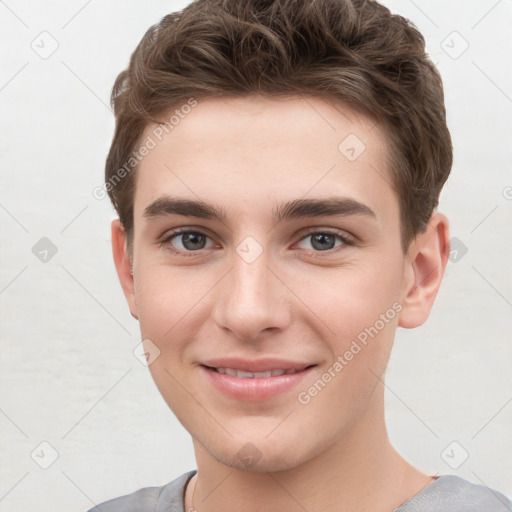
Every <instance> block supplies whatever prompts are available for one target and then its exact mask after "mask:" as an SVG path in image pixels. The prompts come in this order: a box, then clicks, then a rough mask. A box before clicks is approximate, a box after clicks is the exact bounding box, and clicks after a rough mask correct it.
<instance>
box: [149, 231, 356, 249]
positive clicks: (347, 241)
mask: <svg viewBox="0 0 512 512" xmlns="http://www.w3.org/2000/svg"><path fill="white" fill-rule="evenodd" d="M185 233H196V234H200V235H203V236H205V237H207V238H209V239H210V240H211V239H212V237H211V236H210V235H208V234H207V233H205V232H204V228H199V227H198V228H195V227H194V226H189V227H180V228H175V229H173V230H171V231H168V232H166V233H165V234H164V235H162V236H161V237H160V238H159V239H158V241H157V243H158V245H159V246H160V247H163V246H164V245H165V244H169V245H171V244H170V242H171V240H173V239H174V238H176V237H178V236H179V235H182V234H185ZM318 233H321V234H326V235H332V236H334V237H336V238H337V239H338V240H340V241H341V242H342V245H341V246H338V250H339V248H340V247H343V246H346V245H348V246H353V245H356V243H357V241H356V239H355V238H354V237H353V236H351V235H349V234H347V233H346V232H343V233H342V232H340V231H339V230H336V229H334V228H322V227H318V226H313V227H310V228H306V229H305V230H303V231H301V232H300V233H299V236H300V239H299V240H298V241H297V242H296V243H295V244H294V245H296V244H297V243H300V242H302V241H303V240H304V239H305V238H307V237H308V236H311V235H313V234H318ZM171 247H172V245H171ZM167 250H168V251H169V252H171V253H173V254H179V255H185V256H195V255H198V254H201V252H202V251H204V250H206V249H199V250H197V251H181V250H179V249H174V248H167ZM304 250H308V249H304ZM335 251H336V248H333V249H328V250H325V251H314V250H308V252H311V253H314V254H319V255H321V254H332V253H333V252H335Z"/></svg>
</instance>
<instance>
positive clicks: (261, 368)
mask: <svg viewBox="0 0 512 512" xmlns="http://www.w3.org/2000/svg"><path fill="white" fill-rule="evenodd" d="M201 364H202V365H204V366H209V367H211V368H232V369H234V370H241V371H244V372H265V371H268V370H292V369H295V370H303V369H304V368H307V367H308V366H314V363H303V362H298V361H290V360H289V359H279V358H275V357H264V358H260V359H251V360H249V359H243V358H240V357H228V358H218V359H208V360H207V361H202V362H201Z"/></svg>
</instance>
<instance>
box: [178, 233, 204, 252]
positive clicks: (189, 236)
mask: <svg viewBox="0 0 512 512" xmlns="http://www.w3.org/2000/svg"><path fill="white" fill-rule="evenodd" d="M182 236H183V246H184V247H185V248H187V249H189V250H197V249H202V245H203V244H204V235H201V234H200V233H185V234H184V235H182ZM196 245H199V246H200V247H197V246H196Z"/></svg>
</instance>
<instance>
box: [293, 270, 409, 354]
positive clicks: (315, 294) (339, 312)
mask: <svg viewBox="0 0 512 512" xmlns="http://www.w3.org/2000/svg"><path fill="white" fill-rule="evenodd" d="M303 290H304V291H303V292H302V293H301V295H303V296H304V297H306V300H305V301H304V302H306V304H307V305H308V306H310V307H311V309H312V310H313V312H314V313H315V314H317V315H318V317H319V319H321V321H322V322H321V325H322V324H323V327H321V328H323V331H324V335H326V336H327V337H328V338H329V339H331V340H333V341H332V343H331V348H332V349H333V350H334V351H336V352H337V353H339V352H342V351H344V350H346V347H347V344H349V345H350V342H351V341H352V340H354V339H356V338H357V337H358V335H359V334H360V333H364V332H365V329H369V328H372V327H374V326H375V324H377V328H378V330H379V331H383V333H382V334H383V335H384V334H387V333H388V332H389V331H390V327H392V326H393V325H394V324H395V323H396V321H397V318H396V317H397V311H396V310H397V309H400V306H399V305H397V304H398V302H397V301H398V299H399V297H400V280H399V269H398V267H397V266H395V268H392V267H389V266H388V267H386V268H385V269H384V268H383V266H381V265H374V266H370V265H367V266H360V267H357V268H356V267H354V268H347V269H343V270H340V269H336V272H332V275H331V276H327V275H325V274H323V275H322V274H320V273H319V274H318V275H317V278H316V279H311V280H308V282H307V283H305V284H304V285H303ZM299 293H300V292H299ZM382 315H384V320H382V318H383V317H382ZM383 322H384V325H383ZM361 338H364V334H363V335H362V336H361Z"/></svg>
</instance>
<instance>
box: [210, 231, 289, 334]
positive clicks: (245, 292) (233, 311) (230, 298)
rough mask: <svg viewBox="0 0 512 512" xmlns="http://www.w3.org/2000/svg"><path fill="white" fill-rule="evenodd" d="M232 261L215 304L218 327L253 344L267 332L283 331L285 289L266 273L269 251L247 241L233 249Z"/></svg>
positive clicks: (267, 271)
mask: <svg viewBox="0 0 512 512" xmlns="http://www.w3.org/2000/svg"><path fill="white" fill-rule="evenodd" d="M232 261H233V265H232V269H231V271H230V272H229V275H228V276H226V277H227V279H226V281H225V283H224V285H223V289H222V293H221V297H219V298H218V300H217V301H216V304H215V319H216V322H217V324H218V325H219V327H221V328H223V329H227V330H229V331H231V332H232V333H233V334H234V335H235V336H236V337H238V338H240V339H244V340H254V339H256V338H258V336H260V334H261V332H262V331H264V330H267V329H271V328H283V327H284V326H285V325H286V323H287V322H289V320H290V318H289V315H290V312H289V310H288V308H287V305H286V301H285V300H283V297H284V295H285V293H286V289H285V287H284V286H283V285H282V284H280V282H279V280H278V279H277V278H276V277H275V276H274V274H273V272H272V271H271V270H270V269H269V266H270V265H271V258H270V254H269V251H264V250H263V247H262V246H261V245H260V244H259V243H258V242H256V241H255V240H254V239H252V240H251V237H248V238H247V239H245V240H244V241H243V242H241V243H240V244H239V245H238V246H237V247H236V252H234V253H233V259H232Z"/></svg>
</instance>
